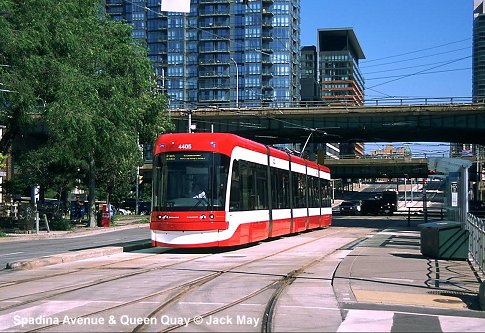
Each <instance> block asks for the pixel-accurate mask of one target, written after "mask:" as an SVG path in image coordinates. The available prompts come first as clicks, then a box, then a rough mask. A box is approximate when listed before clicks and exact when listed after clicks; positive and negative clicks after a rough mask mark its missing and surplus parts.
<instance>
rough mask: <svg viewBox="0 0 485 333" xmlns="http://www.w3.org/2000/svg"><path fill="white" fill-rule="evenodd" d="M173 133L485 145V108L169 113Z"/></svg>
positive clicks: (271, 139)
mask: <svg viewBox="0 0 485 333" xmlns="http://www.w3.org/2000/svg"><path fill="white" fill-rule="evenodd" d="M170 117H171V119H172V120H173V122H174V124H175V132H187V130H188V123H189V118H190V121H191V123H192V124H196V126H197V128H196V131H201V132H210V131H211V130H212V131H214V132H230V133H235V134H238V135H241V136H244V137H247V138H250V139H252V140H255V141H258V142H261V143H265V144H275V143H303V142H305V141H306V139H307V138H308V136H309V135H310V133H313V134H312V138H311V139H312V141H311V142H313V143H323V142H355V141H358V142H386V141H389V142H392V141H404V142H418V141H429V142H456V143H476V144H485V104H484V103H460V104H455V103H449V104H414V105H385V106H380V105H373V106H319V105H311V104H310V105H306V106H299V107H281V108H275V107H258V108H253V107H243V108H218V107H214V108H212V107H199V108H196V109H190V110H188V109H187V110H185V109H184V110H171V111H170Z"/></svg>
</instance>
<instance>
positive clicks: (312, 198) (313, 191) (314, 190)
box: [308, 176, 320, 207]
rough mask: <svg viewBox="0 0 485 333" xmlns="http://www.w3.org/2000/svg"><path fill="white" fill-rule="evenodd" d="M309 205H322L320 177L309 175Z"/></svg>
mask: <svg viewBox="0 0 485 333" xmlns="http://www.w3.org/2000/svg"><path fill="white" fill-rule="evenodd" d="M308 207H320V203H319V193H318V178H317V177H314V176H309V177H308Z"/></svg>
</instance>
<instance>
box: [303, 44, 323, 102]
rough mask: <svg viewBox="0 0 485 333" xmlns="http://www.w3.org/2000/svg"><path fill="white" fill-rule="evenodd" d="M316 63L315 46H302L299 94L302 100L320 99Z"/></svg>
mask: <svg viewBox="0 0 485 333" xmlns="http://www.w3.org/2000/svg"><path fill="white" fill-rule="evenodd" d="M317 63H318V60H317V48H316V47H315V46H313V45H312V46H304V47H302V48H301V55H300V86H301V91H300V95H301V100H302V101H318V100H319V99H320V88H319V87H320V85H319V84H318V70H317Z"/></svg>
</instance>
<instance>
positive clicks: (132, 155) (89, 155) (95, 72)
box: [0, 0, 171, 226]
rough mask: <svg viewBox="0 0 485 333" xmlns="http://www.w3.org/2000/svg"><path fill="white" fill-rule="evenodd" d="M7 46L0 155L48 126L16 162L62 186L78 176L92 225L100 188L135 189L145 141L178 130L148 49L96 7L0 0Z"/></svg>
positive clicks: (0, 60) (1, 55) (1, 71)
mask: <svg viewBox="0 0 485 333" xmlns="http://www.w3.org/2000/svg"><path fill="white" fill-rule="evenodd" d="M0 40H1V41H2V43H0V65H3V66H0V78H1V80H2V82H0V83H2V84H3V85H2V87H4V89H3V90H8V91H3V92H0V107H1V108H2V110H1V111H2V113H1V114H2V121H3V123H4V124H5V125H6V126H7V128H6V132H5V134H4V136H3V138H2V140H1V142H0V151H1V152H7V151H8V150H9V149H10V147H12V144H13V143H14V142H15V141H14V140H15V139H16V138H18V137H19V136H21V135H23V134H24V133H25V132H26V131H32V130H33V129H32V128H33V127H32V126H34V125H36V126H38V124H39V123H41V124H43V125H44V126H45V130H44V132H45V133H46V139H45V140H44V141H43V142H39V143H38V145H37V147H35V148H31V149H29V150H27V151H24V153H23V154H24V157H23V158H21V159H19V161H24V163H23V164H22V165H21V166H20V167H21V168H22V167H23V170H24V172H23V175H28V176H29V177H30V179H31V185H34V184H40V183H41V182H44V183H45V185H46V186H47V185H52V184H54V183H55V184H57V186H60V187H61V188H63V187H68V186H72V182H73V181H74V180H75V179H73V177H77V178H78V179H80V180H81V183H82V184H83V185H84V186H86V188H87V190H88V200H89V203H90V207H91V209H90V224H91V226H94V225H95V219H94V202H95V198H96V188H97V187H99V188H101V189H103V190H104V191H105V192H106V193H108V194H110V193H113V192H114V191H116V189H117V188H118V187H121V186H122V184H124V183H126V182H129V183H132V182H133V180H134V175H135V168H136V166H137V165H139V164H140V163H141V162H142V160H141V158H142V156H141V152H140V150H139V145H138V142H141V143H151V142H153V140H154V139H155V138H156V136H157V135H158V134H160V133H162V132H164V131H166V130H167V129H168V128H169V127H170V126H171V125H170V122H169V120H168V118H167V112H166V99H165V97H164V96H163V95H162V94H161V93H160V91H159V89H158V87H157V84H156V80H155V76H154V74H153V68H152V65H151V62H150V60H149V59H148V57H147V51H146V48H145V47H143V46H142V45H140V44H138V43H136V42H135V40H134V39H133V38H132V36H131V28H130V26H129V25H127V24H125V23H120V22H115V21H112V20H110V19H109V18H108V17H107V16H106V15H105V14H104V13H103V6H102V3H101V2H100V1H99V0H63V1H59V0H23V1H19V0H0ZM14 148H15V147H14ZM35 161H38V162H39V163H37V164H36V163H35ZM66 179H69V181H66Z"/></svg>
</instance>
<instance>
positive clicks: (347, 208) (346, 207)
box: [339, 201, 359, 215]
mask: <svg viewBox="0 0 485 333" xmlns="http://www.w3.org/2000/svg"><path fill="white" fill-rule="evenodd" d="M339 211H340V215H355V214H357V213H358V212H359V210H358V208H357V204H356V203H355V202H352V201H342V203H341V204H340V205H339Z"/></svg>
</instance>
